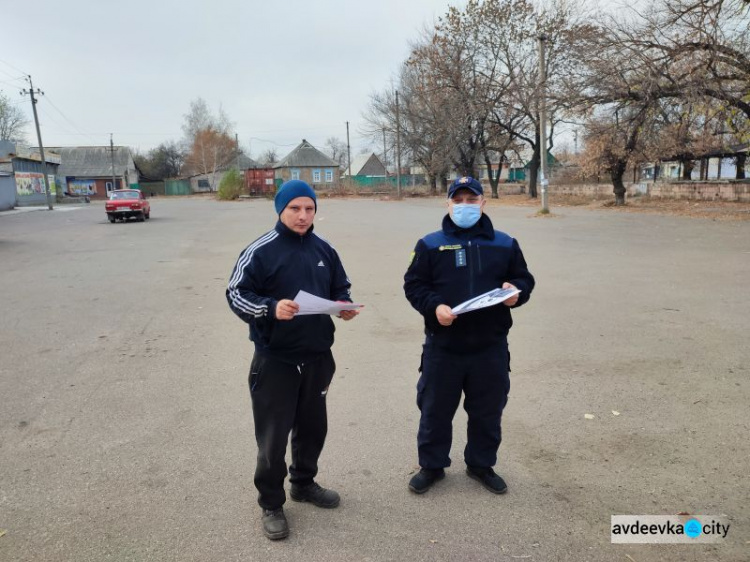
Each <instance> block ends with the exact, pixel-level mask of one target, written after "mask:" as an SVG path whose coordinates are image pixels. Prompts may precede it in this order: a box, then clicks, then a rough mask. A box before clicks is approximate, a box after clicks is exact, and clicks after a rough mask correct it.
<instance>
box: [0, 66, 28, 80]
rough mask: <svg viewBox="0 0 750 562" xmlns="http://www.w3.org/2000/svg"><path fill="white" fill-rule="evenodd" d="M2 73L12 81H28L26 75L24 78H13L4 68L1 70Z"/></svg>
mask: <svg viewBox="0 0 750 562" xmlns="http://www.w3.org/2000/svg"><path fill="white" fill-rule="evenodd" d="M0 72H2V73H3V74H5V75H6V76H7V77H8V78H10V79H11V80H25V79H26V76H25V75H24V76H13V75H12V74H11V73H10V72H7V71H5V70H3V69H2V68H0Z"/></svg>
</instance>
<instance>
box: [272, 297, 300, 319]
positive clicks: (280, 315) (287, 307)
mask: <svg viewBox="0 0 750 562" xmlns="http://www.w3.org/2000/svg"><path fill="white" fill-rule="evenodd" d="M298 312H299V305H298V304H297V303H296V302H294V301H291V300H289V299H282V300H280V301H279V302H277V303H276V320H291V319H292V318H294V315H295V314H297V313H298Z"/></svg>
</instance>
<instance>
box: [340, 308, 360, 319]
mask: <svg viewBox="0 0 750 562" xmlns="http://www.w3.org/2000/svg"><path fill="white" fill-rule="evenodd" d="M357 314H359V310H342V311H341V312H340V313H339V318H341V319H342V320H351V319H352V318H354V317H355V316H357Z"/></svg>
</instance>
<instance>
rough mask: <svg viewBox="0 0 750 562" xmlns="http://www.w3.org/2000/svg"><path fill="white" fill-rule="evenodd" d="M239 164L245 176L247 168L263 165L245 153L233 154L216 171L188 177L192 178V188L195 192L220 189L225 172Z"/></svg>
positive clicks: (251, 168) (241, 172)
mask: <svg viewBox="0 0 750 562" xmlns="http://www.w3.org/2000/svg"><path fill="white" fill-rule="evenodd" d="M238 164H239V172H240V176H243V175H244V173H245V171H247V170H253V169H255V168H260V167H262V166H261V165H260V164H258V163H257V162H256V161H255V160H253V159H252V158H250V157H248V156H245V155H244V154H240V155H239V156H232V157H231V158H230V159H229V160H227V161H226V162H223V163H222V164H221V165H220V166H219V167H218V168H216V171H215V172H208V173H205V174H196V175H194V176H190V177H189V178H187V179H189V180H190V190H191V191H192V192H193V193H206V192H211V191H216V190H217V189H219V184H221V180H222V179H224V174H226V173H227V172H228V171H229V170H231V169H232V168H237V165H238Z"/></svg>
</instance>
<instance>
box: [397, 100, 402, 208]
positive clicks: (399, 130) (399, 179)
mask: <svg viewBox="0 0 750 562" xmlns="http://www.w3.org/2000/svg"><path fill="white" fill-rule="evenodd" d="M396 196H397V197H398V198H399V199H401V117H400V114H399V107H398V90H396Z"/></svg>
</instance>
